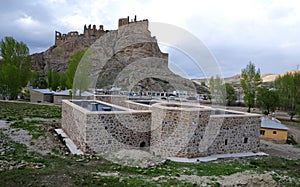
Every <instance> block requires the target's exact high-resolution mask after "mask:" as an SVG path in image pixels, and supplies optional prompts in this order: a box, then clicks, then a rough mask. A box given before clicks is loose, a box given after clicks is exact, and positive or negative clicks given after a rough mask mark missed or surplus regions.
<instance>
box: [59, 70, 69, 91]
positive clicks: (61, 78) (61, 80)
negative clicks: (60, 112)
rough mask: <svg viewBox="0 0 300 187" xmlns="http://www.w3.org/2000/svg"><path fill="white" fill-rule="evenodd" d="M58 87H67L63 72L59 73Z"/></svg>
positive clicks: (63, 88) (65, 76)
mask: <svg viewBox="0 0 300 187" xmlns="http://www.w3.org/2000/svg"><path fill="white" fill-rule="evenodd" d="M59 87H60V89H62V90H65V89H66V88H67V75H66V74H65V73H60V74H59Z"/></svg>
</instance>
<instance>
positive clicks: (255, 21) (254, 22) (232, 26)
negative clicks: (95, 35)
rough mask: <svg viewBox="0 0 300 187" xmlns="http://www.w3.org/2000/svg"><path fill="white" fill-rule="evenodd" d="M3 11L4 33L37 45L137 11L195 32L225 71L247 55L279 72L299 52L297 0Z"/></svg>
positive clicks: (41, 0) (45, 2)
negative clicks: (283, 64) (65, 33)
mask: <svg viewBox="0 0 300 187" xmlns="http://www.w3.org/2000/svg"><path fill="white" fill-rule="evenodd" d="M0 11H1V13H2V15H1V17H0V21H1V24H0V37H3V36H6V35H12V33H13V35H14V36H18V38H22V37H24V38H26V40H28V43H32V41H35V42H34V43H38V42H37V40H39V41H40V43H41V46H35V47H39V48H47V47H50V46H49V45H51V43H53V36H52V33H54V30H59V31H61V32H69V31H72V30H78V31H80V32H81V31H82V28H83V26H84V24H87V25H88V24H96V25H100V24H103V25H104V28H105V29H116V28H117V21H118V19H119V18H120V17H126V16H130V17H131V18H132V17H133V16H134V15H137V18H138V19H149V21H152V22H164V23H169V24H174V25H176V26H179V27H182V28H184V29H186V30H188V31H189V32H191V33H192V34H194V35H195V36H197V37H198V38H199V39H200V40H202V41H203V42H204V43H205V44H206V45H207V47H208V48H209V49H210V50H211V51H212V52H213V53H214V54H215V55H216V59H218V60H219V62H220V64H221V65H222V66H223V67H224V69H223V70H224V71H225V72H224V74H226V75H230V74H231V75H232V74H235V73H239V72H240V68H241V67H244V66H246V64H247V63H248V62H249V60H252V61H253V62H254V63H256V64H257V66H261V70H262V72H263V73H268V72H271V71H272V72H275V73H280V72H281V71H282V68H281V67H282V63H283V62H284V63H285V66H286V67H293V66H295V67H296V65H297V63H298V61H297V60H296V59H299V58H300V48H299V45H300V37H299V33H300V1H298V0H243V1H240V0H226V1H222V0H210V1H207V0H198V1H194V0H185V1H160V0H124V1H119V0H101V1H95V0H86V1H81V0H72V1H71V0H37V1H35V0H28V1H17V0H10V1H8V2H7V3H5V4H3V5H2V4H1V6H0ZM12 23H13V24H12ZM16 28H17V29H18V32H16V31H15V30H16ZM20 31H21V32H22V33H25V34H26V35H25V34H20ZM28 33H40V34H39V35H38V36H40V37H38V39H37V37H36V36H37V35H36V34H32V35H31V36H30V34H28ZM43 33H47V35H43ZM42 35H43V37H42ZM46 36H47V37H46ZM45 41H47V42H45ZM46 44H47V46H46ZM42 45H43V46H42ZM29 47H31V46H29ZM170 55H172V54H170ZM272 72H271V73H272Z"/></svg>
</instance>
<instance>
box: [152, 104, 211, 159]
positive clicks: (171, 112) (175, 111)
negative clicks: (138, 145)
mask: <svg viewBox="0 0 300 187" xmlns="http://www.w3.org/2000/svg"><path fill="white" fill-rule="evenodd" d="M159 105H160V104H155V105H153V106H152V108H151V110H152V124H151V131H152V134H151V141H150V145H151V146H150V152H151V153H152V154H154V155H160V156H166V157H168V156H179V157H192V156H199V155H196V151H195V150H194V149H193V148H195V147H196V146H197V144H195V145H192V146H193V147H190V146H191V145H190V144H189V140H190V139H191V138H192V137H193V136H194V133H195V131H196V130H197V129H204V127H205V124H207V123H208V119H209V113H210V110H208V109H198V108H184V109H182V108H176V107H170V108H167V107H161V106H159ZM197 138H199V139H197V141H198V142H200V141H201V135H200V134H199V135H198V136H197Z"/></svg>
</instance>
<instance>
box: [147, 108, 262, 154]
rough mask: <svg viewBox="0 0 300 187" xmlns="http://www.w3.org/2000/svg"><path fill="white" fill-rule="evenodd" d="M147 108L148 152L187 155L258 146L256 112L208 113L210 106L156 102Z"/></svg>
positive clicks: (258, 123) (247, 150)
mask: <svg viewBox="0 0 300 187" xmlns="http://www.w3.org/2000/svg"><path fill="white" fill-rule="evenodd" d="M151 110H152V124H151V131H152V134H151V141H150V145H151V146H150V151H151V153H152V154H155V155H161V156H166V157H168V156H176V157H189V158H191V157H200V156H208V155H212V154H223V153H224V154H225V153H240V152H257V151H258V149H259V129H260V116H259V115H255V114H245V113H243V114H236V115H211V108H203V109H200V108H198V109H195V108H194V109H193V108H185V107H184V106H183V107H177V108H176V107H175V108H174V107H169V108H168V107H163V106H160V104H155V105H153V106H152V108H151Z"/></svg>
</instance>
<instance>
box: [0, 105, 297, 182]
mask: <svg viewBox="0 0 300 187" xmlns="http://www.w3.org/2000/svg"><path fill="white" fill-rule="evenodd" d="M60 115H61V108H60V107H57V106H48V105H36V104H28V103H26V104H22V103H11V102H0V119H2V120H6V121H11V127H13V128H15V129H24V130H27V131H28V132H29V133H30V134H31V135H32V138H33V139H38V140H40V139H41V138H39V137H44V136H47V135H49V133H46V132H45V131H46V128H41V126H43V125H47V124H44V122H41V121H36V120H31V121H25V120H24V119H25V118H33V117H39V118H47V119H49V118H53V119H57V118H60V117H61V116H60ZM50 135H51V134H50ZM51 136H52V135H51ZM53 136H54V135H53ZM244 171H253V172H256V173H258V174H263V173H265V172H273V173H274V175H273V179H274V180H276V181H277V182H278V183H279V184H281V185H285V186H295V185H298V184H300V183H297V182H299V181H300V160H286V159H283V158H279V157H275V156H269V157H253V158H232V159H221V160H217V161H213V162H207V163H176V162H172V161H166V162H164V163H162V164H160V165H157V166H153V167H149V168H140V167H129V166H121V165H117V164H114V163H112V162H110V161H107V160H105V159H104V158H103V157H101V156H97V155H93V156H92V155H85V156H73V155H70V154H66V153H65V152H64V151H61V150H59V149H52V150H51V153H50V154H46V155H42V154H40V153H38V152H32V151H29V150H28V149H27V147H26V146H25V145H23V144H21V143H17V142H14V141H12V140H11V139H10V138H9V135H7V134H6V133H5V132H4V130H3V129H1V128H0V186H118V187H120V186H197V184H195V183H194V182H191V181H183V180H180V176H182V175H188V176H190V175H195V176H212V177H216V178H217V177H221V178H222V176H228V175H231V174H234V173H238V172H244ZM103 173H106V175H103ZM286 177H288V178H289V180H284V179H285V178H286ZM210 185H211V186H220V184H219V183H218V182H217V181H216V180H215V181H214V180H211V182H210Z"/></svg>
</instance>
